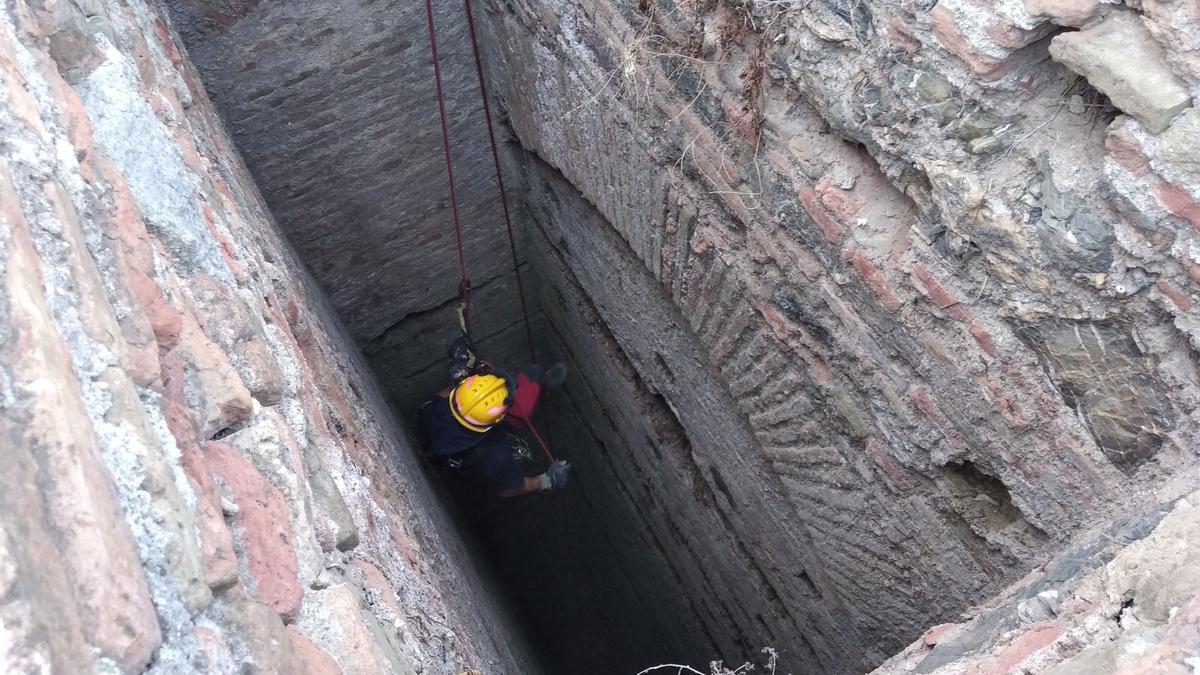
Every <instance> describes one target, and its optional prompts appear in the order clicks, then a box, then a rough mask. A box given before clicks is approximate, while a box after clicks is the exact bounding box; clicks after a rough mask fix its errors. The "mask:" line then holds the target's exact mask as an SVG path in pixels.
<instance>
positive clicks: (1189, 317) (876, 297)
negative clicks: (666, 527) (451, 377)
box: [489, 1, 1200, 672]
mask: <svg viewBox="0 0 1200 675" xmlns="http://www.w3.org/2000/svg"><path fill="white" fill-rule="evenodd" d="M1051 4H1053V6H1051ZM927 5H928V3H926V4H925V5H921V4H919V3H837V2H824V3H823V2H817V3H805V4H803V6H802V7H791V6H789V5H787V4H786V3H757V4H752V3H732V2H731V3H726V2H708V3H672V2H636V3H635V2H617V3H610V2H594V3H593V2H584V3H561V2H522V1H512V2H497V3H491V5H490V7H491V8H492V9H493V15H492V16H493V17H494V22H493V23H492V24H490V30H489V41H490V53H492V54H493V55H494V57H493V59H492V60H491V62H490V63H491V66H492V68H493V70H492V79H493V83H494V86H495V87H496V88H497V89H498V90H500V91H502V92H505V93H504V95H503V96H502V102H503V104H504V107H505V109H506V111H507V113H508V115H509V121H510V122H511V124H512V127H513V129H514V131H515V134H516V136H517V138H518V139H519V140H520V142H521V144H522V145H523V146H524V147H525V148H526V149H527V150H528V152H529V153H531V157H530V159H529V160H528V162H527V163H526V166H527V167H530V168H528V169H527V171H528V173H530V174H532V175H533V177H532V178H530V179H528V181H527V182H528V184H529V190H530V194H529V196H528V197H527V199H528V202H529V205H530V208H531V211H532V215H531V218H530V222H531V223H532V224H534V225H535V226H536V227H538V228H540V230H541V231H542V233H543V236H544V237H545V239H546V241H547V242H548V245H549V246H550V247H551V249H552V250H554V251H555V255H556V256H557V257H558V259H560V260H561V261H564V262H565V265H566V266H567V267H569V268H570V269H571V271H572V273H573V274H574V275H575V276H576V277H577V278H578V280H579V282H580V283H581V285H582V286H583V287H584V288H585V289H586V290H585V293H586V295H587V296H588V299H589V302H590V303H591V304H592V305H594V307H595V308H596V309H597V311H598V312H599V314H600V315H601V316H603V317H604V322H605V324H606V328H607V330H609V331H611V339H612V340H615V341H616V342H617V343H619V344H620V346H621V348H622V350H623V351H624V353H625V354H626V355H627V358H628V366H627V369H626V370H627V371H628V370H630V369H631V370H632V372H627V373H626V375H625V376H626V377H629V378H632V379H634V380H638V381H641V382H644V383H647V386H649V387H650V388H652V389H653V390H654V391H657V392H658V393H659V394H660V395H661V396H662V398H663V401H664V403H665V404H666V407H667V408H669V409H671V410H673V411H674V413H675V416H676V417H677V419H678V420H679V421H680V423H681V427H682V432H683V434H684V436H685V437H686V438H687V439H688V441H689V447H688V449H687V454H688V457H689V458H690V459H689V461H688V462H670V461H665V460H664V461H658V460H649V459H648V458H647V456H646V455H645V449H646V445H654V444H653V443H647V444H640V447H638V444H634V446H633V447H637V449H636V450H635V449H631V450H630V453H631V454H633V455H636V456H637V458H638V460H641V461H646V462H647V463H648V464H647V466H646V467H645V471H646V472H647V474H649V475H652V476H654V478H653V479H652V480H654V481H662V482H663V484H665V485H667V486H671V487H667V488H659V489H657V490H654V491H652V492H653V495H654V496H653V497H649V498H648V499H651V500H661V502H660V503H661V511H655V510H653V509H650V511H651V512H652V513H654V519H657V520H659V522H663V521H665V520H669V519H671V518H680V519H683V518H687V520H688V522H689V524H692V525H695V524H698V523H703V522H706V519H710V518H715V517H717V516H714V515H713V514H714V513H715V514H719V518H718V519H719V520H720V521H721V523H720V524H719V525H716V532H718V533H719V534H716V535H714V536H717V537H718V538H720V539H721V541H722V543H723V544H724V546H723V548H724V549H725V553H724V554H722V553H720V552H716V553H714V552H713V551H712V550H711V549H706V551H705V556H704V558H705V562H710V563H711V564H712V565H713V570H712V573H711V576H709V577H708V578H703V577H700V576H698V575H697V576H694V577H689V575H684V579H685V581H684V582H683V586H684V587H687V588H690V589H691V591H689V592H688V593H687V597H689V598H692V599H695V598H698V597H702V596H705V595H708V596H712V595H713V593H712V590H711V589H712V588H732V587H735V586H737V585H738V584H749V585H750V587H749V588H748V589H747V591H748V592H740V593H732V594H731V595H735V596H737V597H738V598H739V599H740V600H741V601H742V602H746V603H749V605H750V606H751V607H753V606H766V607H768V608H771V607H776V608H783V609H782V610H779V609H777V610H776V611H773V612H764V613H763V614H761V616H762V617H764V618H766V617H769V620H766V621H764V623H766V624H767V626H766V627H762V628H759V629H758V630H757V633H758V634H760V635H767V636H773V637H775V638H776V646H780V647H781V648H782V649H783V650H785V652H784V653H785V654H787V656H788V657H789V658H793V659H796V661H798V662H800V663H804V664H806V665H805V667H806V668H809V669H813V670H823V671H834V672H841V671H852V670H856V669H859V668H862V667H863V666H867V665H870V664H873V663H877V662H878V660H879V659H880V658H882V657H883V656H884V655H885V654H887V653H888V652H890V651H892V650H893V649H896V648H897V647H898V646H899V645H900V644H903V643H904V642H906V641H908V640H910V639H912V638H913V637H915V636H917V635H919V634H920V633H921V631H922V630H923V628H924V627H925V626H927V625H929V624H932V623H936V622H937V621H941V620H946V619H947V618H949V617H954V616H956V615H957V613H958V612H959V611H961V610H963V609H964V608H966V607H967V606H968V605H970V604H972V603H973V602H978V601H981V600H983V599H984V598H986V597H987V596H989V595H991V594H993V593H995V592H996V591H998V590H1000V589H1002V588H1003V587H1004V586H1005V585H1006V584H1007V583H1009V582H1011V581H1014V580H1016V579H1017V578H1019V577H1021V576H1022V575H1023V574H1024V573H1025V572H1027V571H1028V569H1029V568H1030V567H1032V566H1033V565H1035V564H1036V562H1037V561H1040V560H1043V559H1044V558H1045V556H1047V555H1048V554H1049V553H1051V552H1053V551H1056V550H1059V549H1061V548H1063V547H1065V546H1067V542H1069V541H1072V540H1073V538H1075V537H1077V536H1078V535H1079V533H1080V532H1082V531H1083V530H1084V529H1086V528H1087V527H1088V526H1090V525H1092V524H1095V523H1099V522H1103V521H1105V520H1106V519H1108V518H1111V517H1113V516H1115V515H1118V514H1125V513H1137V512H1141V511H1143V510H1148V509H1150V508H1152V506H1153V504H1155V503H1157V502H1159V501H1161V500H1164V499H1172V498H1174V497H1177V496H1178V495H1179V494H1182V491H1185V489H1186V486H1188V485H1194V480H1195V475H1194V467H1195V448H1196V447H1197V437H1196V434H1197V426H1196V419H1195V411H1196V395H1197V393H1200V386H1198V379H1197V372H1196V361H1195V346H1196V342H1195V341H1196V335H1195V327H1194V316H1193V313H1194V312H1195V311H1196V310H1195V309H1194V293H1195V292H1196V286H1195V284H1196V280H1195V278H1194V275H1193V273H1192V272H1193V268H1194V267H1195V265H1196V264H1197V260H1198V258H1197V253H1196V241H1197V239H1196V237H1197V236H1198V235H1197V226H1198V225H1200V224H1198V223H1197V220H1196V218H1195V217H1194V216H1195V213H1194V209H1193V208H1192V206H1191V204H1192V201H1193V200H1194V199H1195V197H1196V195H1197V194H1198V192H1197V187H1198V186H1197V183H1196V174H1195V173H1194V172H1193V171H1192V169H1191V167H1192V164H1191V160H1190V159H1187V158H1186V157H1185V155H1184V153H1182V152H1181V151H1180V150H1179V148H1181V147H1183V146H1188V147H1194V145H1195V135H1194V131H1193V130H1192V125H1191V118H1192V116H1193V114H1194V111H1191V108H1190V107H1189V106H1190V105H1191V102H1192V98H1191V97H1192V94H1194V93H1195V91H1194V87H1195V71H1194V69H1193V64H1190V62H1188V61H1187V59H1186V57H1185V56H1184V54H1186V53H1188V49H1189V47H1188V45H1190V44H1192V42H1189V40H1192V39H1193V38H1194V35H1195V32H1194V28H1195V23H1194V21H1195V17H1194V16H1191V15H1190V14H1188V12H1190V11H1192V10H1189V9H1186V8H1184V7H1183V5H1182V4H1172V3H1158V2H1154V3H1150V2H1144V3H1141V6H1140V14H1139V13H1134V12H1132V10H1131V9H1130V8H1128V7H1123V6H1111V5H1099V4H1098V3H1047V5H1046V6H1045V7H1040V6H1038V7H1035V6H1033V3H1029V7H1028V8H1025V7H1022V6H1020V4H1019V3H1018V4H1015V5H1014V4H1013V3H1007V4H1005V5H1003V6H999V7H992V6H991V5H990V4H989V5H986V6H985V4H983V3H978V4H977V3H970V2H943V3H940V4H938V5H937V6H935V7H934V6H927ZM1066 5H1070V7H1066ZM1068 10H1071V11H1074V12H1076V13H1075V14H1071V13H1070V11H1068ZM1074 26H1085V30H1083V31H1080V32H1067V31H1068V30H1069V29H1068V27H1074ZM1114 43H1119V44H1121V45H1122V48H1120V49H1116V48H1113V49H1108V48H1107V47H1105V45H1112V44H1114ZM1081 54H1082V55H1083V56H1081ZM1050 55H1053V56H1054V58H1053V59H1051V58H1050ZM1072 69H1074V70H1072ZM1145 73H1153V74H1154V75H1155V77H1154V78H1153V80H1154V82H1156V83H1157V84H1156V85H1155V86H1153V87H1146V86H1141V85H1140V83H1139V82H1138V80H1140V79H1143V75H1142V74H1145ZM1147 79H1149V78H1147ZM1160 85H1161V86H1160ZM1188 111H1191V112H1188ZM539 176H550V177H548V178H542V179H539ZM592 209H594V211H595V214H594V215H591V216H588V217H586V218H582V219H581V218H580V217H579V216H578V214H580V213H586V212H589V211H590V210H592ZM604 242H610V243H607V244H605V243H604ZM631 260H632V261H636V263H637V264H636V265H632V266H631V265H630V262H629V261H631ZM639 275H640V276H644V277H647V282H646V283H642V282H638V281H635V279H636V278H637V277H638V276H639ZM547 285H548V286H551V287H553V286H554V283H549V282H548V284H547ZM543 297H544V298H549V297H551V296H550V294H544V296H543ZM553 302H554V301H553V300H552V299H551V300H548V301H547V302H546V306H547V309H546V311H547V312H548V313H550V314H555V313H556V312H557V310H554V309H552V308H551V305H552V304H553ZM663 302H667V303H669V305H673V307H669V306H668V307H666V308H663V305H662V304H659V303H663ZM644 303H651V304H650V306H657V307H659V308H660V309H658V310H655V311H648V309H647V305H646V304H644ZM566 304H570V300H569V299H567V300H566ZM669 336H677V337H673V338H672V337H669ZM589 354H590V352H589ZM614 370H615V371H616V372H621V370H620V369H619V368H614ZM606 401H607V403H608V404H609V405H610V406H611V407H612V408H613V409H615V410H619V411H622V412H620V413H615V415H618V416H619V415H629V416H634V415H637V414H642V413H644V411H645V407H644V406H643V405H642V403H641V400H640V399H638V398H636V397H633V398H621V397H608V398H606ZM718 420H721V421H720V422H718ZM601 426H602V423H601ZM627 460H628V461H634V460H632V459H628V458H627ZM689 464H694V468H692V467H691V466H688V465H689ZM676 485H681V486H686V487H687V488H688V489H686V490H675V489H674V486H676ZM706 496H707V498H708V499H710V500H712V501H710V502H709V503H707V504H706V503H705V501H706ZM714 497H715V499H714ZM613 499H614V500H616V501H618V502H619V501H621V500H625V501H627V502H629V503H631V504H632V505H633V506H631V507H630V508H631V509H634V510H636V509H635V507H636V506H643V507H644V506H645V505H646V503H647V502H646V501H640V500H639V499H638V498H636V497H629V496H624V497H622V496H614V497H613ZM706 511H707V513H705V512H706ZM698 513H699V514H704V515H700V516H692V517H688V516H685V515H684V514H698ZM652 527H654V526H652ZM704 529H705V528H704V526H699V527H698V528H697V530H695V531H704ZM689 532H694V531H693V530H689ZM739 548H744V549H745V550H748V551H754V552H757V553H759V555H753V556H752V557H753V558H754V560H755V562H756V563H757V564H752V565H749V566H748V565H746V564H744V563H742V564H739V561H738V554H737V552H736V551H737V550H738V549H739ZM680 559H681V558H674V557H673V558H672V560H674V561H676V562H677V563H678V561H679V560H680ZM682 559H686V556H683V557H682ZM678 564H679V565H680V566H681V569H682V568H686V567H689V566H690V565H689V564H688V563H678ZM797 570H803V572H804V576H805V580H804V582H803V583H801V581H798V580H797V579H796V578H795V576H794V575H795V574H796V573H797ZM748 571H749V573H748ZM701 579H703V580H701ZM721 595H722V596H724V594H723V593H722V594H721ZM775 601H777V603H778V604H777V605H776V604H775ZM735 611H736V610H735ZM789 615H790V616H789ZM697 617H698V618H699V620H700V621H701V622H705V623H707V625H709V626H712V627H713V628H711V629H710V633H711V634H712V635H714V636H718V637H717V642H718V643H720V641H721V639H722V637H725V636H728V637H730V639H733V638H732V636H733V635H735V633H733V632H731V631H732V629H730V628H729V624H731V623H740V624H741V625H743V626H746V625H751V624H752V623H753V620H752V619H749V617H745V618H742V619H740V620H736V619H735V620H733V621H730V620H729V617H721V616H719V615H717V614H716V613H709V612H703V611H700V612H697ZM976 637H977V636H976ZM806 645H807V646H806ZM739 648H740V649H741V650H742V651H740V652H737V653H738V654H740V655H741V656H742V657H745V655H746V654H747V651H746V650H745V645H740V646H734V645H729V644H726V645H724V646H723V647H722V648H721V649H722V652H721V653H722V655H725V656H726V657H727V658H729V659H730V660H733V659H734V656H733V655H731V654H730V653H729V652H728V651H725V650H732V651H735V652H736V651H737V650H738V649H739ZM810 650H811V651H810Z"/></svg>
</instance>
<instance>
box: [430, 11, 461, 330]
mask: <svg viewBox="0 0 1200 675" xmlns="http://www.w3.org/2000/svg"><path fill="white" fill-rule="evenodd" d="M425 18H426V19H427V20H428V23H429V49H430V51H431V52H433V83H434V86H435V88H436V89H437V102H438V118H439V120H440V121H441V123H442V150H443V151H444V152H445V154H446V179H447V181H448V182H449V183H450V215H451V217H452V218H453V220H454V237H455V240H456V242H457V243H458V294H459V298H460V300H461V301H462V304H463V323H464V324H465V325H464V328H465V329H466V332H467V334H468V335H470V333H471V278H470V277H468V276H467V257H466V254H464V253H463V235H462V223H461V222H460V221H459V219H458V196H457V195H456V194H455V191H454V164H453V162H451V160H450V130H449V128H448V127H447V125H446V100H445V96H444V95H443V94H442V70H441V68H440V66H439V65H438V51H437V32H436V31H435V30H434V28H433V3H432V0H425Z"/></svg>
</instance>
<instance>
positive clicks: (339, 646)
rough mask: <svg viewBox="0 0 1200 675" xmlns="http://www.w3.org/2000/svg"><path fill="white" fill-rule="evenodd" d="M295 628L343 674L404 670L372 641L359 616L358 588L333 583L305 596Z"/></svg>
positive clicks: (365, 624) (367, 627)
mask: <svg viewBox="0 0 1200 675" xmlns="http://www.w3.org/2000/svg"><path fill="white" fill-rule="evenodd" d="M297 626H298V628H299V629H300V630H301V631H303V632H304V634H305V635H308V636H309V637H310V638H311V639H312V641H313V642H315V643H316V644H317V645H319V646H320V647H322V648H323V649H325V650H326V651H327V652H328V653H329V654H331V655H332V656H333V657H334V658H336V659H337V661H338V663H340V664H341V666H342V668H343V669H344V671H345V672H346V673H348V674H349V673H362V675H367V673H387V672H393V673H397V674H398V675H399V674H400V673H407V672H410V669H407V668H398V667H397V666H398V665H399V664H396V663H394V662H393V659H392V658H389V657H391V656H392V655H391V654H389V653H388V651H390V650H387V649H385V647H384V646H383V645H381V644H380V642H379V641H377V640H376V638H375V635H374V632H373V631H372V630H371V627H370V626H369V625H368V623H367V620H366V618H365V617H364V615H363V610H362V608H361V602H360V600H359V596H358V591H357V590H356V589H355V588H354V587H353V586H351V585H349V584H337V585H335V586H330V587H329V588H326V589H322V590H318V591H312V592H310V593H309V594H308V596H307V597H306V598H305V601H304V605H303V607H301V609H300V617H299V619H298V620H297Z"/></svg>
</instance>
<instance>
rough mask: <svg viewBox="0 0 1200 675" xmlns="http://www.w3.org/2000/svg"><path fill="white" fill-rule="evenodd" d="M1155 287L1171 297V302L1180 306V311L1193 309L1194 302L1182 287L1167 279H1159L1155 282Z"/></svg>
mask: <svg viewBox="0 0 1200 675" xmlns="http://www.w3.org/2000/svg"><path fill="white" fill-rule="evenodd" d="M1154 287H1155V288H1157V289H1158V292H1159V293H1162V294H1163V295H1165V296H1167V297H1168V298H1170V299H1171V302H1173V303H1175V306H1176V307H1177V308H1179V310H1180V311H1183V312H1186V311H1188V310H1189V309H1191V308H1192V305H1193V304H1194V303H1193V302H1192V297H1191V296H1190V295H1188V294H1187V293H1185V292H1183V290H1182V289H1180V288H1179V287H1178V286H1176V285H1175V284H1173V283H1171V282H1169V281H1167V280H1166V279H1159V280H1158V281H1156V282H1154Z"/></svg>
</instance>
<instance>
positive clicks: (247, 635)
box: [207, 589, 304, 675]
mask: <svg viewBox="0 0 1200 675" xmlns="http://www.w3.org/2000/svg"><path fill="white" fill-rule="evenodd" d="M235 590H236V589H235ZM238 595H239V594H238V593H236V592H234V593H230V596H231V597H227V598H223V599H221V600H220V601H218V602H216V603H214V604H213V606H212V607H211V608H210V609H209V611H208V612H207V615H208V616H209V617H210V618H211V619H212V620H213V621H215V622H216V623H217V625H219V626H221V628H222V629H223V632H224V634H225V637H226V642H227V643H228V645H229V649H230V651H231V653H232V654H233V659H234V661H235V662H236V663H238V664H239V665H240V666H241V672H244V673H248V674H253V675H275V674H280V675H282V674H283V673H302V672H304V671H303V670H302V662H301V660H300V655H299V654H297V653H296V649H295V646H294V643H293V642H292V639H291V637H290V636H289V635H288V632H287V630H286V629H285V628H284V626H283V622H282V621H281V620H280V618H279V615H278V614H277V613H276V612H275V610H274V608H273V607H271V606H270V605H267V604H264V603H262V602H257V601H255V600H250V599H247V598H244V597H237V596H238Z"/></svg>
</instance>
